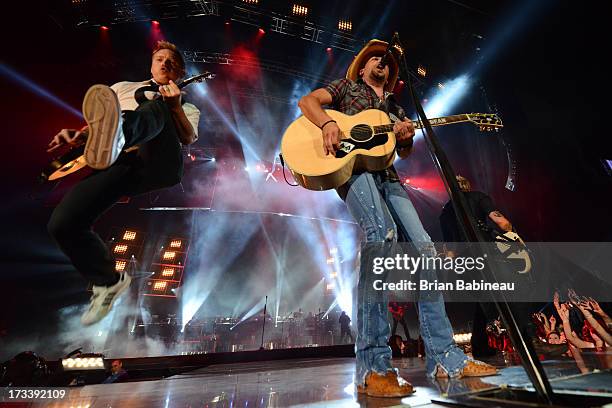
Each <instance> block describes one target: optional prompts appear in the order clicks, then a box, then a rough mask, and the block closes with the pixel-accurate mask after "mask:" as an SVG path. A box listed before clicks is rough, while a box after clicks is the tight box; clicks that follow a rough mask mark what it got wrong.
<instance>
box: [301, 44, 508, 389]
mask: <svg viewBox="0 0 612 408" xmlns="http://www.w3.org/2000/svg"><path fill="white" fill-rule="evenodd" d="M387 45H388V44H387V43H386V42H384V41H379V40H371V41H370V42H369V43H368V44H366V46H365V47H364V48H363V49H362V50H361V51H360V52H359V54H357V56H356V57H355V59H354V60H353V62H352V63H351V65H350V66H349V68H348V71H347V74H346V78H342V79H338V80H335V81H333V82H331V83H330V84H329V85H328V86H327V87H325V88H320V89H316V90H314V91H313V92H311V93H310V94H309V95H306V96H304V97H303V98H302V99H301V100H300V102H299V107H300V109H301V110H302V113H303V114H304V116H305V117H306V118H308V119H309V120H310V121H311V122H313V123H314V124H315V125H317V126H319V127H320V128H321V131H322V137H323V140H324V145H325V152H326V154H334V153H335V151H336V150H337V149H338V148H339V143H340V140H341V139H342V138H343V135H342V131H341V130H340V129H339V128H338V125H337V124H336V123H335V122H334V120H333V119H332V118H331V117H329V115H327V114H326V113H325V111H324V110H323V109H322V106H324V105H328V106H329V107H331V108H332V109H335V110H338V111H340V112H342V113H345V114H348V115H354V114H356V113H358V112H361V111H363V110H365V109H380V110H383V111H385V112H387V113H388V114H389V116H390V118H391V119H392V120H393V121H394V122H395V125H394V127H393V131H394V133H395V137H396V140H397V149H398V154H399V156H400V157H401V158H405V157H407V156H408V155H409V154H410V152H411V150H412V142H413V140H412V138H413V137H414V125H413V123H412V122H411V121H410V119H408V118H407V117H406V114H405V112H404V110H403V109H402V107H401V106H399V105H398V104H397V102H396V101H395V98H394V97H393V94H392V91H393V88H394V87H395V82H396V81H397V76H398V71H399V69H398V63H397V58H396V56H395V55H393V57H394V58H391V59H390V62H389V64H388V65H385V66H383V65H381V64H380V60H381V57H382V56H383V54H384V53H385V51H386V49H387ZM337 191H338V193H339V195H340V197H342V199H343V200H344V202H345V203H346V205H347V207H348V209H349V211H350V212H351V214H352V215H353V217H354V218H355V220H357V221H358V222H359V225H360V226H361V228H362V230H363V231H364V234H365V237H366V243H376V242H396V241H397V240H398V235H400V236H401V237H402V238H403V240H407V241H412V242H413V243H414V245H415V246H416V247H417V249H418V250H419V251H420V252H421V253H422V254H423V255H425V256H435V255H436V251H435V248H434V246H433V243H432V242H431V238H430V237H429V235H428V234H427V232H426V231H425V229H424V228H423V225H422V223H421V221H420V219H419V216H418V214H417V212H416V210H415V208H414V206H413V205H412V202H411V201H410V198H409V197H408V195H407V193H406V191H405V190H404V189H403V187H402V185H401V183H400V180H399V177H398V175H397V172H396V170H395V168H394V167H393V166H391V167H390V168H388V169H386V170H383V171H377V172H367V171H366V172H363V173H360V174H353V176H352V177H351V178H350V180H349V181H348V182H347V183H346V184H344V185H342V186H340V187H339V188H338V189H337ZM384 276H385V275H376V276H375V278H376V279H381V278H382V279H384ZM421 277H422V278H424V279H429V280H430V281H433V279H435V271H432V270H422V271H421ZM373 279H374V275H373V274H372V271H371V270H369V269H368V268H367V267H366V265H365V262H362V263H361V268H360V273H359V284H358V288H357V291H358V299H357V304H358V309H357V342H356V344H355V354H356V355H357V361H356V371H357V375H356V376H355V381H356V383H357V391H358V392H359V393H364V394H367V395H368V396H375V397H400V396H405V395H408V394H411V393H412V392H413V388H412V385H410V384H409V383H408V382H407V381H405V380H404V379H403V378H401V377H400V376H399V375H398V372H397V370H396V369H394V368H393V367H392V365H391V349H390V348H389V347H388V346H387V341H388V339H389V334H390V327H389V322H388V317H387V307H386V305H387V303H388V296H387V293H386V291H377V290H374V288H373V285H372V280H373ZM425 299H426V300H425ZM419 321H420V325H421V333H422V337H423V340H424V343H425V349H426V355H427V362H426V369H427V372H428V374H429V375H430V376H451V377H459V376H485V375H492V374H495V373H496V370H495V368H494V367H492V366H489V365H487V364H484V363H481V362H479V361H474V360H471V359H469V358H468V357H467V356H466V355H465V354H464V353H463V352H462V351H461V350H460V349H459V348H458V347H457V345H456V344H455V342H454V340H453V331H452V328H451V325H450V322H449V320H448V317H447V316H446V310H445V308H444V299H443V298H442V294H441V293H440V292H433V293H431V292H428V293H421V300H420V301H419Z"/></svg>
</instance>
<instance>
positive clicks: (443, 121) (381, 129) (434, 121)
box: [374, 113, 470, 134]
mask: <svg viewBox="0 0 612 408" xmlns="http://www.w3.org/2000/svg"><path fill="white" fill-rule="evenodd" d="M469 121H470V120H469V118H468V116H467V115H466V114H465V113H463V114H461V115H451V116H443V117H441V118H431V119H429V123H431V126H434V127H435V126H445V125H450V124H452V123H460V122H469ZM412 123H414V128H415V129H422V128H423V127H424V125H423V123H422V122H421V121H420V120H413V121H412ZM393 126H394V124H393V123H389V124H387V125H380V126H374V133H376V134H378V133H387V132H393Z"/></svg>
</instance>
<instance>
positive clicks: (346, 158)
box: [281, 109, 395, 190]
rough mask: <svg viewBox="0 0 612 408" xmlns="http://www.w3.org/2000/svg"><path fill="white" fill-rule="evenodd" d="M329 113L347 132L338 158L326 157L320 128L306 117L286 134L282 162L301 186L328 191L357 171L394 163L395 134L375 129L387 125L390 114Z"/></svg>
mask: <svg viewBox="0 0 612 408" xmlns="http://www.w3.org/2000/svg"><path fill="white" fill-rule="evenodd" d="M326 113H327V114H328V115H329V116H330V117H331V118H332V119H334V120H335V121H336V122H337V124H338V127H339V128H340V130H342V132H343V133H344V136H343V140H342V142H341V145H340V149H339V150H338V151H337V152H336V154H335V156H333V155H325V148H324V145H323V137H322V136H321V129H319V128H318V127H317V126H315V125H314V124H313V123H312V122H311V121H310V120H308V119H307V118H306V117H305V116H300V117H299V118H298V119H297V120H295V121H294V122H293V123H291V125H289V127H288V128H287V130H286V131H285V133H284V135H283V140H282V142H281V152H282V155H283V159H284V161H285V162H286V163H287V166H288V167H289V169H290V170H291V173H292V174H293V177H294V178H295V180H296V181H297V182H298V184H300V185H301V186H302V187H304V188H307V189H309V190H329V189H332V188H335V187H339V186H341V185H342V184H344V183H346V182H347V181H348V180H349V178H350V177H351V175H352V174H353V173H355V172H360V171H377V170H384V169H386V168H388V167H390V166H391V165H392V164H393V161H394V159H395V135H394V134H393V133H392V132H387V133H379V134H374V132H373V130H372V129H373V128H372V127H373V126H379V125H388V124H389V123H390V122H391V120H390V119H389V115H387V114H386V113H385V112H383V111H381V110H378V109H368V110H365V111H362V112H359V113H358V114H356V115H352V116H349V115H345V114H343V113H341V112H337V111H334V110H326Z"/></svg>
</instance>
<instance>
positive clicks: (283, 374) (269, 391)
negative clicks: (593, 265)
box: [33, 355, 612, 408]
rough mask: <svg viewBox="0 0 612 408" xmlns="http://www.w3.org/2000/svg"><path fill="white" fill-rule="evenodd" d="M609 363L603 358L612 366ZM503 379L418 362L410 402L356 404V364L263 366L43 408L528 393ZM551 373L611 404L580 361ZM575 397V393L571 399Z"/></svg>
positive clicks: (519, 375) (95, 391)
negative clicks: (429, 371) (432, 369)
mask: <svg viewBox="0 0 612 408" xmlns="http://www.w3.org/2000/svg"><path fill="white" fill-rule="evenodd" d="M607 357H610V356H609V355H604V358H603V360H604V361H605V360H607V359H608V358H607ZM584 360H585V361H586V363H585V364H587V365H588V366H589V371H590V370H592V369H594V368H605V367H601V366H600V367H597V365H599V364H600V363H601V362H602V358H601V356H595V358H585V359H584ZM490 362H492V363H494V364H495V365H496V366H498V367H499V368H500V374H499V375H497V376H493V377H485V378H468V379H459V380H450V381H449V380H430V379H427V378H426V377H425V370H424V361H423V360H422V359H419V358H411V359H401V360H394V365H395V366H396V367H397V368H399V370H400V373H401V374H402V376H403V377H404V378H406V379H407V380H408V381H410V382H411V383H412V384H413V385H414V386H415V388H416V392H415V393H414V394H413V395H412V396H410V397H406V398H402V399H399V398H388V399H381V398H367V397H362V396H359V397H358V396H357V394H356V393H355V389H354V386H353V375H354V366H355V363H354V359H352V358H335V359H333V358H330V359H308V360H306V359H304V360H284V361H267V362H257V363H241V364H223V365H215V366H210V367H207V368H202V369H198V370H194V371H191V372H189V373H186V374H182V375H176V376H173V377H169V378H166V379H163V380H157V381H141V382H128V383H121V384H108V385H90V386H85V387H81V388H74V389H72V390H71V391H70V394H69V396H68V398H67V399H65V400H63V401H62V402H61V403H60V402H55V403H47V404H36V405H33V406H44V407H74V408H76V407H79V406H80V407H83V408H84V407H89V408H93V407H96V408H98V407H120V408H123V407H125V408H132V407H147V408H152V407H164V408H169V407H228V408H233V407H236V408H237V407H286V406H302V407H359V406H364V407H365V406H367V407H392V406H411V407H423V408H431V407H440V406H441V405H437V404H434V403H432V398H436V397H440V396H452V395H454V394H459V393H465V392H470V391H477V390H484V389H487V388H491V387H494V386H496V385H499V384H508V385H513V386H527V387H528V380H527V377H526V374H525V372H524V370H523V368H522V367H520V366H516V365H515V366H512V365H511V364H512V362H511V361H509V360H508V358H507V357H506V358H504V357H503V356H499V357H497V358H496V359H494V360H490ZM543 363H544V367H545V369H546V371H547V373H548V375H549V378H550V379H551V383H552V385H553V387H554V388H555V389H558V390H560V389H565V390H566V391H567V390H574V391H578V392H584V391H586V390H589V391H598V392H603V393H604V394H607V395H609V396H611V397H612V381H610V377H608V378H607V379H604V380H603V381H602V380H599V381H598V380H589V381H587V382H586V384H585V381H581V380H580V378H579V377H576V375H577V374H580V373H581V370H580V369H579V367H578V365H577V364H576V362H575V361H574V360H569V359H566V360H548V361H544V362H543ZM572 392H573V391H572Z"/></svg>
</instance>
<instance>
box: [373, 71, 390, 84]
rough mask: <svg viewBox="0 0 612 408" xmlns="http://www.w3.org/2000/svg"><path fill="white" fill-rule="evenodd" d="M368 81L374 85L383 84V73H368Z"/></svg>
mask: <svg viewBox="0 0 612 408" xmlns="http://www.w3.org/2000/svg"><path fill="white" fill-rule="evenodd" d="M370 79H371V80H372V81H374V82H376V83H379V84H381V85H382V84H384V83H385V79H386V78H385V72H384V71H382V72H381V73H380V74H379V73H377V72H376V70H374V69H373V70H372V71H371V72H370Z"/></svg>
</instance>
